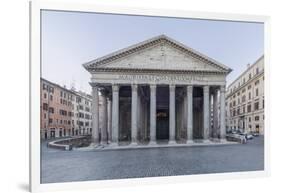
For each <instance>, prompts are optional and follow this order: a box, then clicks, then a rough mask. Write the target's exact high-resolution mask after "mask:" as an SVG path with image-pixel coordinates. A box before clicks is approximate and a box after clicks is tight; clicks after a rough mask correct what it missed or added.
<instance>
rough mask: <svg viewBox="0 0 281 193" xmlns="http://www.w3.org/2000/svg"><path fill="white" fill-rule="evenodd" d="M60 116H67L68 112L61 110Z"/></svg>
mask: <svg viewBox="0 0 281 193" xmlns="http://www.w3.org/2000/svg"><path fill="white" fill-rule="evenodd" d="M59 113H60V115H63V116H67V111H65V110H62V109H60V111H59Z"/></svg>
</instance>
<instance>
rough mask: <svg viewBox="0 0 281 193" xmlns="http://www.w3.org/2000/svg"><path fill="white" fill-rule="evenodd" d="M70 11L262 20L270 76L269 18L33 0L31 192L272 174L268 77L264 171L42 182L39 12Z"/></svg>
mask: <svg viewBox="0 0 281 193" xmlns="http://www.w3.org/2000/svg"><path fill="white" fill-rule="evenodd" d="M41 10H67V11H78V12H96V13H115V14H127V15H146V16H164V17H179V18H196V19H210V20H212V19H213V20H227V21H247V22H263V23H264V29H265V36H264V42H265V49H264V50H265V52H264V60H265V76H266V77H269V76H270V18H269V17H267V16H258V15H241V14H227V13H208V12H191V11H185V10H172V9H171V10H163V9H150V8H139V7H114V6H102V5H97V4H83V3H78V1H76V2H68V3H55V2H40V1H32V2H30V145H29V147H30V190H31V191H32V192H39V191H50V190H73V189H79V188H102V187H116V186H123V187H124V186H135V185H147V184H164V183H165V184H166V183H185V182H189V181H206V180H222V179H236V178H239V179H241V178H254V177H264V176H268V175H269V173H270V164H269V163H270V160H269V154H270V152H269V141H270V115H269V108H270V105H271V104H270V101H269V100H267V99H268V98H269V96H268V95H269V88H270V86H269V80H268V79H267V78H266V79H265V117H266V119H265V128H266V129H265V131H264V132H265V134H264V136H265V148H264V158H265V159H264V163H265V165H264V171H254V172H235V173H220V174H202V175H188V176H171V177H170V176H169V177H168V176H167V177H148V178H136V179H120V180H102V181H84V182H67V183H53V184H40V129H38V128H40V75H41V65H40V63H41V59H40V58H41V52H40V47H41V39H40V26H41V20H40V11H41Z"/></svg>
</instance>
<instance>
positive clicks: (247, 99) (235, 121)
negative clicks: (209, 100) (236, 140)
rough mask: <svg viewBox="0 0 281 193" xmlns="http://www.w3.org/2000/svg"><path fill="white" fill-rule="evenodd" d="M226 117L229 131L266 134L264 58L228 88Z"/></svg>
mask: <svg viewBox="0 0 281 193" xmlns="http://www.w3.org/2000/svg"><path fill="white" fill-rule="evenodd" d="M226 115H227V116H226V117H227V119H226V125H227V129H229V130H240V131H242V132H257V133H260V134H263V133H264V56H261V57H260V58H259V59H258V60H257V61H256V62H254V63H253V64H252V65H248V66H247V70H246V71H244V72H243V73H242V74H241V75H240V76H239V77H238V78H237V79H236V80H235V81H233V82H232V83H231V84H230V85H229V86H228V88H227V94H226Z"/></svg>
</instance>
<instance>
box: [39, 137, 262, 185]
mask: <svg viewBox="0 0 281 193" xmlns="http://www.w3.org/2000/svg"><path fill="white" fill-rule="evenodd" d="M41 146H42V148H41V149H42V154H41V183H55V182H74V181H87V180H107V179H124V178H142V177H154V176H174V175H190V174H207V173H223V172H239V171H258V170H263V169H264V139H263V137H262V136H259V137H256V138H254V139H253V140H249V141H248V143H247V144H234V145H220V146H202V147H196V146H195V147H169V148H150V149H133V150H113V151H100V152H91V151H86V152H83V151H77V150H75V151H61V150H55V149H50V148H47V147H46V141H45V142H42V144H41Z"/></svg>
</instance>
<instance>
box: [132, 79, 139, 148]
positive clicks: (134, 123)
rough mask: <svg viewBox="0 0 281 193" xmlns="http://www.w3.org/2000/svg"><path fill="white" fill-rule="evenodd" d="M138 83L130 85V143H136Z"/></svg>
mask: <svg viewBox="0 0 281 193" xmlns="http://www.w3.org/2000/svg"><path fill="white" fill-rule="evenodd" d="M137 106H138V85H136V84H133V85H132V112H131V113H132V123H131V124H132V125H131V145H137V128H138V120H137V117H138V113H137Z"/></svg>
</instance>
